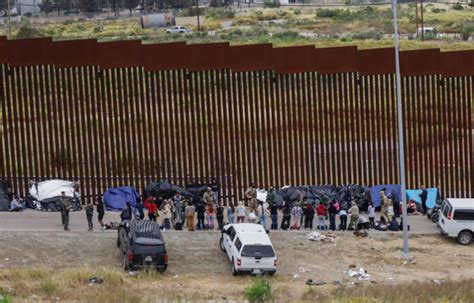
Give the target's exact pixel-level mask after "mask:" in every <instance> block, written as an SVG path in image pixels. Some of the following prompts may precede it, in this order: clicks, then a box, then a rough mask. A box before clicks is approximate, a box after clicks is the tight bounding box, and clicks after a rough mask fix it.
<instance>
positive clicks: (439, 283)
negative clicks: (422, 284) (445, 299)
mask: <svg viewBox="0 0 474 303" xmlns="http://www.w3.org/2000/svg"><path fill="white" fill-rule="evenodd" d="M431 282H433V283H434V284H436V285H441V283H442V282H441V280H436V279H433V280H431Z"/></svg>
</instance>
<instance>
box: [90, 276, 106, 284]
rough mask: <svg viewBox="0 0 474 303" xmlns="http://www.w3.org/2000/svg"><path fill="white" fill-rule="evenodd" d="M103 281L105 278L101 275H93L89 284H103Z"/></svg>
mask: <svg viewBox="0 0 474 303" xmlns="http://www.w3.org/2000/svg"><path fill="white" fill-rule="evenodd" d="M103 282H104V279H102V278H101V277H92V278H90V279H89V285H92V284H102V283H103Z"/></svg>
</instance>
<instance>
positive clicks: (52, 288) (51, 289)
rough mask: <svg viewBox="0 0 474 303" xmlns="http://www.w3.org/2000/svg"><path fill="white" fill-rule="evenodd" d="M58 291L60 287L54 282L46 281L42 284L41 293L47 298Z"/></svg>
mask: <svg viewBox="0 0 474 303" xmlns="http://www.w3.org/2000/svg"><path fill="white" fill-rule="evenodd" d="M57 290H58V287H57V285H56V284H55V283H54V282H53V281H52V280H46V281H43V282H42V283H41V291H42V292H43V293H44V294H45V295H47V296H51V295H53V294H54V293H55V292H56V291H57Z"/></svg>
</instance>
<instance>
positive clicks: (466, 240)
mask: <svg viewBox="0 0 474 303" xmlns="http://www.w3.org/2000/svg"><path fill="white" fill-rule="evenodd" d="M457 240H458V243H459V244H461V245H469V244H471V242H472V233H471V232H470V231H469V230H463V231H462V232H460V233H459V235H458V237H457Z"/></svg>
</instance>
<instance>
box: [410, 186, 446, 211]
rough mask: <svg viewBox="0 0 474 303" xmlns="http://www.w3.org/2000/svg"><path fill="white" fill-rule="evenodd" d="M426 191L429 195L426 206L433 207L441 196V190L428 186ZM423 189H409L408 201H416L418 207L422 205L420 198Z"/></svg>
mask: <svg viewBox="0 0 474 303" xmlns="http://www.w3.org/2000/svg"><path fill="white" fill-rule="evenodd" d="M426 191H427V192H428V197H427V199H426V207H428V208H433V207H434V206H435V204H436V200H438V199H440V196H439V190H438V188H436V187H434V188H427V189H426ZM421 192H422V190H421V189H407V191H406V193H407V201H410V200H413V201H415V203H416V204H418V205H417V207H418V209H420V208H419V207H421V199H420V194H421Z"/></svg>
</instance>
